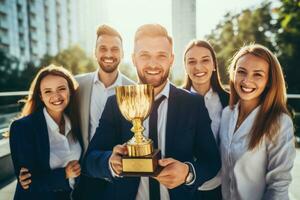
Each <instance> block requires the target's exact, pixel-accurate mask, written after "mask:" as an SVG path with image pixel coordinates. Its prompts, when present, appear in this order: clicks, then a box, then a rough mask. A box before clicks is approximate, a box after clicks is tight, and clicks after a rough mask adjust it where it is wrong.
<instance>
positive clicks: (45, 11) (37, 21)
mask: <svg viewBox="0 0 300 200" xmlns="http://www.w3.org/2000/svg"><path fill="white" fill-rule="evenodd" d="M77 1H78V0H0V47H1V48H3V49H4V50H5V51H6V52H8V53H9V54H10V55H12V56H15V57H17V58H19V59H20V61H21V62H22V63H24V62H28V61H38V60H39V59H40V58H42V57H43V56H44V55H45V54H49V55H55V54H56V53H58V51H60V50H62V49H65V48H67V47H68V46H69V45H71V44H73V43H75V42H77V40H78V39H77V38H78V33H77V30H78V28H77V10H78V8H77Z"/></svg>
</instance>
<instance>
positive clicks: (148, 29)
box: [134, 24, 173, 46]
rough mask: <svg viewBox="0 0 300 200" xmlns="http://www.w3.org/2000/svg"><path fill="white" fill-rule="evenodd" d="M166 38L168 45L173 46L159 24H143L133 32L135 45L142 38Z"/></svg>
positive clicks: (165, 30) (170, 39) (170, 38)
mask: <svg viewBox="0 0 300 200" xmlns="http://www.w3.org/2000/svg"><path fill="white" fill-rule="evenodd" d="M145 36H146V37H159V36H161V37H166V38H167V39H168V41H169V42H170V44H171V45H172V46H173V39H172V37H171V36H170V35H169V34H168V31H167V29H166V28H165V27H163V26H162V25H160V24H145V25H142V26H140V27H139V28H138V29H137V31H136V32H135V36H134V43H136V42H137V41H138V40H139V39H140V38H142V37H145Z"/></svg>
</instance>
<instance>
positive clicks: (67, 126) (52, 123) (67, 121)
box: [43, 107, 71, 136]
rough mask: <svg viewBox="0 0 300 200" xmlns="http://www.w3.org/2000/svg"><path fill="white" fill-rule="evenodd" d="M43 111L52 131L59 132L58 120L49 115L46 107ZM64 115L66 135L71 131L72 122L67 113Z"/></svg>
mask: <svg viewBox="0 0 300 200" xmlns="http://www.w3.org/2000/svg"><path fill="white" fill-rule="evenodd" d="M43 113H44V116H45V119H46V123H47V126H48V128H49V129H50V130H51V132H54V133H56V132H58V133H59V127H58V125H57V124H56V122H55V121H54V120H53V119H52V117H51V116H50V115H49V113H48V111H47V109H46V108H45V107H44V109H43ZM63 117H64V119H65V136H67V135H68V133H69V132H70V131H71V122H70V119H69V118H68V116H66V115H65V114H63Z"/></svg>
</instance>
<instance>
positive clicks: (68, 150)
mask: <svg viewBox="0 0 300 200" xmlns="http://www.w3.org/2000/svg"><path fill="white" fill-rule="evenodd" d="M43 112H44V116H45V119H46V123H47V130H48V136H49V146H50V161H49V164H50V168H51V169H57V168H60V167H66V166H67V164H68V162H69V161H72V160H79V158H80V155H81V151H82V149H81V146H80V144H79V141H78V140H77V141H76V142H75V141H74V140H73V138H72V135H71V134H70V132H71V122H70V120H69V118H68V117H67V116H66V115H64V119H65V135H62V134H60V133H59V127H58V125H57V124H56V122H55V121H54V120H53V119H52V117H51V116H50V115H49V114H48V112H47V110H46V108H44V110H43ZM69 183H70V187H71V188H73V186H74V183H75V180H74V178H70V179H69Z"/></svg>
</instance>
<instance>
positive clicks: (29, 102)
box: [21, 64, 80, 140]
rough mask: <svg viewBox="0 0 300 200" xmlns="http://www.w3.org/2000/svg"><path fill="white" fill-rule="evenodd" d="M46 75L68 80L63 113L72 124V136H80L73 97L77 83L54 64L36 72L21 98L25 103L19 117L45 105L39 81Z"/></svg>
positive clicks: (75, 101) (74, 137)
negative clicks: (66, 98)
mask: <svg viewBox="0 0 300 200" xmlns="http://www.w3.org/2000/svg"><path fill="white" fill-rule="evenodd" d="M48 75H53V76H59V77H62V78H64V79H66V81H67V82H68V86H69V90H70V102H69V104H68V105H67V107H66V109H65V111H64V113H65V114H66V115H67V116H68V117H69V118H70V121H71V126H72V131H71V134H72V137H73V139H75V140H76V139H78V138H79V137H80V129H79V120H78V117H79V113H78V112H79V111H78V104H77V100H76V98H75V95H76V92H77V89H78V83H77V81H76V80H75V79H74V77H73V75H72V74H71V73H70V72H69V71H68V70H67V69H65V68H63V67H61V66H56V65H53V64H52V65H49V66H47V67H44V68H42V69H41V70H40V71H39V72H38V74H37V75H36V76H35V78H34V80H33V81H32V83H31V85H30V89H29V94H28V98H27V99H25V100H23V101H25V105H24V107H23V109H22V112H21V117H25V116H27V115H30V114H32V113H34V112H37V111H38V110H40V109H42V108H43V107H44V106H45V105H44V103H43V101H42V100H41V81H42V80H43V79H44V78H45V77H46V76H48Z"/></svg>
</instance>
